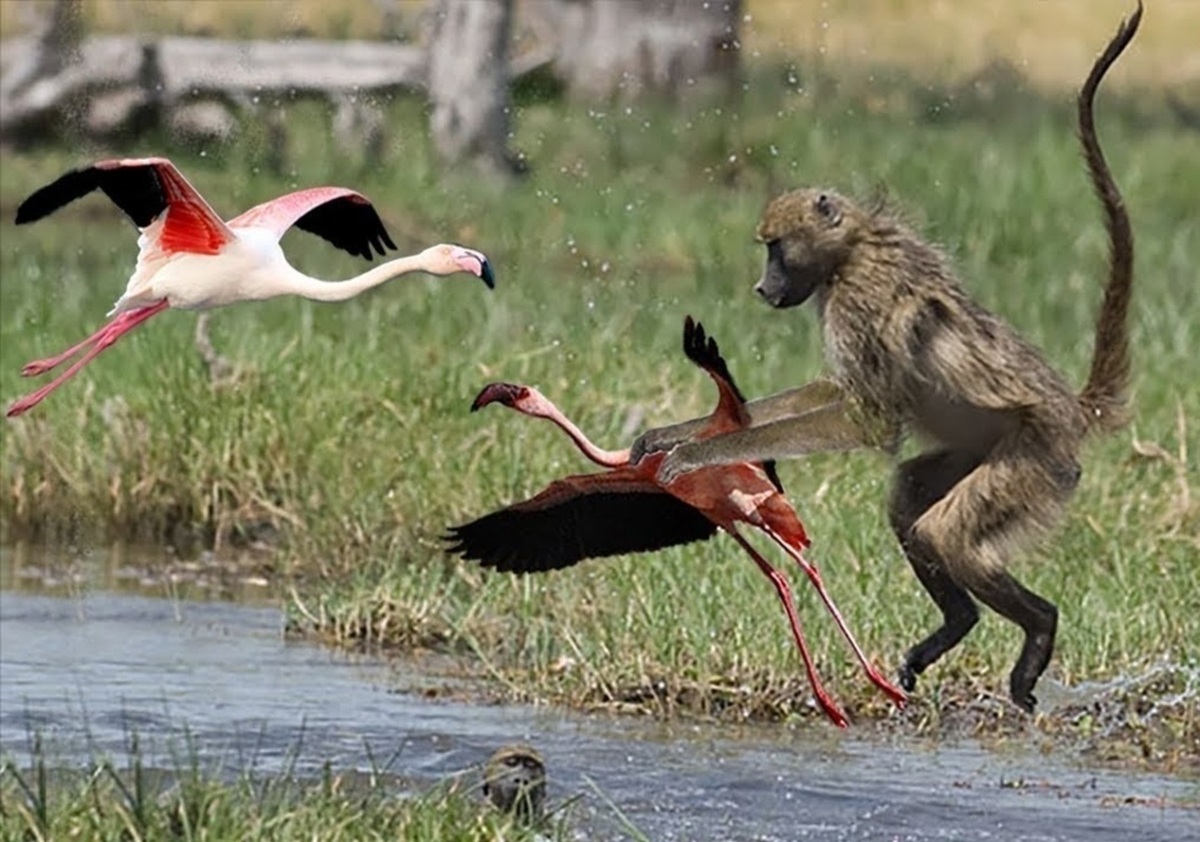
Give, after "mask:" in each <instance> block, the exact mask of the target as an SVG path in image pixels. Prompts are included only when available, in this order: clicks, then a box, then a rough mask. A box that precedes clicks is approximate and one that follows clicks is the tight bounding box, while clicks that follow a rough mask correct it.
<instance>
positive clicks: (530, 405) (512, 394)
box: [471, 383, 550, 418]
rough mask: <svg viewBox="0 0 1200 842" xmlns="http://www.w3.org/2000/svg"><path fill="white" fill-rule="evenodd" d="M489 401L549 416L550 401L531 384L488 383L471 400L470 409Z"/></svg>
mask: <svg viewBox="0 0 1200 842" xmlns="http://www.w3.org/2000/svg"><path fill="white" fill-rule="evenodd" d="M489 403H500V404H504V405H505V406H507V407H508V408H509V409H515V410H516V411H517V412H521V413H524V414H525V415H533V416H536V417H538V418H548V417H550V409H549V408H550V402H549V401H547V400H546V398H545V397H544V396H543V395H542V393H541V392H539V391H538V390H537V389H535V388H533V387H532V386H519V385H517V384H516V383H489V384H487V385H486V386H484V387H483V391H481V392H480V393H479V394H478V395H476V396H475V400H474V401H472V402H471V411H472V412H475V411H477V410H480V409H483V408H484V407H485V406H487V405H488V404H489Z"/></svg>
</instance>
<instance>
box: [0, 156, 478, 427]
mask: <svg viewBox="0 0 1200 842" xmlns="http://www.w3.org/2000/svg"><path fill="white" fill-rule="evenodd" d="M97 189H99V190H101V191H103V192H104V193H105V194H106V195H107V196H108V197H109V198H110V199H112V201H113V202H114V203H115V204H116V205H117V207H119V208H120V209H121V210H122V211H124V212H125V213H126V214H127V215H128V216H129V218H130V219H132V220H133V223H134V225H136V226H137V227H138V229H139V230H140V232H141V236H140V237H138V258H137V266H136V268H135V269H134V272H133V276H132V277H131V278H130V279H129V284H128V286H126V288H125V293H124V294H123V295H122V296H121V297H120V298H119V299H117V303H116V304H114V305H113V308H112V310H110V311H109V313H108V315H109V316H113V317H114V318H113V319H112V320H111V321H109V322H108V323H107V324H105V325H104V326H103V327H102V328H100V329H99V330H98V331H96V332H95V333H93V334H92V335H91V336H89V337H88V338H87V339H85V340H83V341H82V342H80V343H78V344H76V345H73V346H71V347H70V348H68V349H67V350H66V351H64V352H63V353H61V354H58V355H57V356H54V357H49V358H47V359H43V360H35V361H33V362H31V363H29V364H28V365H26V366H25V367H24V368H23V369H22V370H21V373H22V374H23V375H24V376H26V377H33V376H36V375H39V374H45V373H46V372H48V371H50V370H51V369H54V368H56V367H58V366H59V365H61V364H62V363H64V362H66V361H67V360H69V359H71V358H72V357H74V356H76V355H77V354H80V353H82V356H81V357H80V358H79V359H78V360H76V361H75V362H74V363H73V364H72V365H71V366H70V367H69V368H68V369H67V370H66V371H64V372H63V373H62V374H60V375H59V376H58V377H56V378H55V379H54V380H53V381H51V382H50V383H48V384H46V385H45V386H43V387H42V388H40V389H38V390H37V391H35V392H32V393H30V394H28V395H26V396H25V397H23V398H20V399H19V400H17V401H16V402H14V403H13V404H12V405H11V406H10V407H9V408H8V411H7V415H8V416H9V417H12V416H15V415H20V414H21V413H23V412H27V411H28V410H30V409H32V408H33V407H35V406H37V405H38V404H39V403H41V402H42V401H43V400H44V399H45V398H46V396H47V395H49V394H50V393H51V392H53V391H54V390H55V389H57V388H58V387H59V386H61V385H62V384H63V383H65V382H66V381H67V380H68V379H70V378H71V377H73V376H74V375H75V374H77V373H78V372H79V370H80V369H81V368H83V367H84V366H85V365H87V364H88V363H89V362H91V361H92V360H93V359H94V358H95V357H96V356H97V355H98V354H99V353H100V352H101V351H103V350H104V349H105V348H108V347H109V346H110V345H112V344H113V343H114V342H116V341H117V340H118V339H120V338H121V337H122V336H123V335H125V334H126V333H128V332H129V331H130V330H132V329H133V328H135V327H137V326H138V325H139V324H141V323H142V322H144V321H146V320H147V319H149V318H150V317H151V316H153V315H155V314H157V313H161V312H162V311H163V310H165V309H167V308H168V307H176V308H179V309H183V310H205V309H209V308H212V307H223V306H225V305H227V304H233V303H235V302H238V301H261V300H263V299H267V298H274V297H276V296H280V295H300V296H303V297H305V298H310V299H312V300H314V301H345V300H346V299H348V298H352V297H354V296H356V295H358V294H359V293H362V292H365V291H366V290H369V289H371V288H373V287H376V286H379V285H380V284H382V283H384V282H385V281H389V280H391V279H392V278H395V277H397V276H399V275H404V274H407V273H409V272H426V273H428V274H431V275H453V274H456V273H458V272H466V273H468V274H471V275H475V276H476V277H479V278H481V279H482V280H483V282H484V283H485V284H487V286H488V287H489V288H490V287H493V286H494V285H495V277H494V275H493V274H492V267H491V264H489V263H488V260H487V258H486V257H484V256H483V254H481V253H480V252H478V251H475V250H473V249H469V248H463V247H462V246H457V245H449V244H441V245H436V246H431V247H429V248H427V249H425V250H424V251H422V252H420V253H419V254H414V255H410V256H408V257H400V258H397V259H395V260H390V261H388V262H386V263H383V264H381V265H379V266H376V267H374V268H372V269H370V270H368V271H366V272H364V273H362V274H361V275H358V276H356V277H354V278H351V279H349V280H345V281H322V280H320V279H318V278H313V277H310V276H308V275H305V274H304V273H303V272H300V271H298V270H296V269H294V268H292V266H291V265H290V264H289V263H288V261H287V258H286V257H284V254H283V250H282V249H281V248H280V247H279V240H280V238H281V237H283V235H284V233H285V232H286V231H287V230H288V229H289V228H291V227H292V226H293V225H294V226H296V227H297V228H300V229H301V230H304V231H309V232H311V233H313V234H316V235H317V236H319V237H322V238H324V239H326V240H328V241H329V242H330V243H332V244H333V245H334V246H336V247H337V248H339V249H342V250H344V251H347V252H349V253H350V254H353V255H358V256H361V257H364V258H366V259H367V260H371V259H373V257H374V255H375V254H378V255H380V256H382V255H384V254H386V253H387V252H388V250H395V249H396V244H395V243H393V242H392V239H391V237H389V236H388V233H387V230H386V229H385V228H384V226H383V221H382V220H381V219H380V218H379V214H378V213H377V212H376V210H375V208H374V207H373V206H372V204H371V202H370V201H369V200H368V199H367V198H366V197H365V196H363V195H362V194H361V193H358V192H356V191H354V190H350V189H349V188H346V187H313V188H309V189H307V190H298V191H296V192H294V193H288V194H286V195H284V196H280V197H279V198H277V199H272V200H271V201H269V202H264V203H263V204H261V205H256V206H255V207H253V208H251V209H250V210H248V211H246V212H245V213H243V214H241V215H240V216H237V217H235V218H234V219H231V220H229V222H224V221H223V220H222V219H221V217H220V216H218V215H217V213H216V212H215V211H214V210H213V209H212V207H210V206H209V204H208V202H206V201H205V200H204V198H203V197H202V196H201V195H200V194H199V193H198V192H197V191H196V189H195V188H194V187H192V185H191V184H189V183H188V181H187V179H185V178H184V177H183V175H182V174H181V173H180V172H179V170H178V169H176V168H175V165H174V164H172V163H171V162H170V161H169V160H167V159H166V158H126V159H120V160H110V161H98V162H96V163H94V164H91V165H90V166H87V167H83V168H80V169H77V170H72V171H71V172H68V173H66V174H65V175H63V176H61V177H60V178H58V179H57V180H56V181H54V182H52V183H51V184H48V185H46V186H45V187H43V188H41V189H40V190H38V191H37V192H35V193H34V194H33V195H31V196H30V197H29V198H28V199H26V200H25V201H24V202H22V203H21V206H20V207H19V208H17V219H16V222H17V224H18V225H24V224H25V223H29V222H36V221H37V220H39V219H41V218H42V217H44V216H48V215H49V214H51V213H53V212H54V211H56V210H58V209H59V208H61V207H62V206H64V205H67V204H69V203H71V202H73V201H74V200H76V199H78V198H81V197H83V196H85V195H87V194H88V193H90V192H92V191H93V190H97Z"/></svg>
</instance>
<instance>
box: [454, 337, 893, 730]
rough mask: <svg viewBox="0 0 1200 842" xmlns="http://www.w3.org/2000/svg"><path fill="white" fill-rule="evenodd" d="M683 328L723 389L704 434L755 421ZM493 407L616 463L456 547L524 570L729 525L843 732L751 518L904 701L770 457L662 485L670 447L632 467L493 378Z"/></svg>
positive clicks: (469, 534) (710, 355) (722, 370)
mask: <svg viewBox="0 0 1200 842" xmlns="http://www.w3.org/2000/svg"><path fill="white" fill-rule="evenodd" d="M683 336H684V339H683V347H684V353H686V354H687V356H688V359H690V360H691V361H692V362H694V363H696V365H698V366H700V367H701V368H703V369H704V370H705V371H707V372H708V374H709V376H711V377H712V379H713V381H714V382H715V383H716V384H717V389H718V390H719V393H720V397H719V400H718V402H717V407H716V409H715V410H714V412H713V414H712V416H711V417H710V418H709V421H708V423H707V425H705V427H704V428H703V429H702V430H701V431H700V432H699V433H697V435H696V437H697V439H703V438H708V437H710V436H715V435H718V434H721V433H725V432H731V431H733V430H736V429H741V428H742V427H744V426H746V424H747V423H748V418H747V415H746V412H745V408H744V406H743V404H744V403H745V398H744V397H743V396H742V394H741V392H740V391H739V390H738V388H737V386H736V385H735V384H734V382H733V379H732V377H731V376H730V374H729V369H728V367H727V366H726V364H725V360H724V359H723V358H722V357H721V355H720V351H719V349H718V347H717V343H716V341H715V340H713V339H709V338H706V337H705V333H704V328H703V326H702V325H700V324H697V323H694V322H693V321H692V319H691V317H690V316H689V317H688V318H687V320H686V321H685V323H684V334H683ZM489 403H501V404H503V405H504V406H507V407H509V408H510V409H515V410H517V411H518V412H521V413H524V414H526V415H532V416H534V417H538V418H546V419H548V420H550V421H552V422H553V423H555V424H557V425H558V426H559V427H560V428H562V430H563V431H564V432H566V434H567V435H568V436H570V437H571V439H572V440H573V441H574V442H575V444H576V446H577V447H578V448H579V449H580V450H581V451H582V452H583V453H584V455H585V456H587V457H588V458H589V459H591V460H592V461H593V462H595V463H597V464H598V465H603V466H605V467H607V468H610V469H611V470H609V471H607V472H605V473H599V474H582V475H577V476H570V477H566V478H565V479H561V480H557V481H556V482H553V483H551V484H550V485H549V486H548V487H547V488H546V489H544V490H543V491H542V492H540V493H539V494H537V495H535V496H534V497H532V498H531V499H529V500H526V501H524V502H520V503H516V504H514V505H512V506H509V507H507V508H504V509H501V510H499V511H497V512H493V513H491V514H488V515H485V516H483V517H481V518H479V519H478V520H476V521H473V522H472V523H468V524H465V525H463V526H458V527H454V528H452V529H451V530H450V532H449V534H448V535H447V536H446V538H447V540H448V541H453V542H456V543H455V544H454V545H453V546H451V547H450V551H451V552H457V553H459V554H461V555H462V556H463V557H464V558H467V559H473V560H478V561H479V562H480V563H482V564H483V566H485V567H492V568H495V569H497V570H502V571H508V572H518V573H527V572H532V571H543V570H553V569H558V568H562V567H566V566H569V565H571V564H574V563H576V562H578V561H580V560H582V559H585V558H594V557H601V556H610V555H620V554H623V553H630V552H644V551H648V550H656V549H661V548H663V547H668V546H673V545H676V544H683V543H689V542H692V541H701V540H705V539H707V538H709V537H711V536H712V535H713V534H714V533H715V532H716V530H717V528H720V529H721V530H723V531H725V532H727V533H728V534H729V535H730V536H731V537H732V538H733V539H734V540H735V541H737V543H738V544H739V545H740V546H741V547H742V549H744V550H745V551H746V552H747V553H749V554H750V557H751V558H753V559H754V562H755V563H756V564H757V565H758V567H759V569H760V570H761V571H762V572H763V573H764V574H765V575H766V577H767V578H768V579H769V580H770V581H771V584H772V585H773V586H774V588H775V593H776V595H777V596H778V597H779V601H780V602H781V603H782V604H783V609H784V611H785V612H786V613H787V618H788V623H789V624H790V626H791V630H792V637H793V638H794V640H795V642H796V645H797V647H798V648H799V650H800V656H801V658H802V659H803V660H804V667H805V670H806V672H807V673H808V680H809V683H810V684H811V685H812V688H813V693H814V695H815V696H816V698H817V702H818V704H819V705H820V706H821V709H822V710H823V711H824V712H825V714H826V715H827V716H828V717H829V718H830V720H832V721H833V722H834V724H836V725H838V726H840V727H843V728H844V727H846V725H847V720H846V716H845V714H843V713H842V711H841V710H840V709H838V707H837V705H835V704H834V702H833V700H832V699H830V697H829V695H828V694H827V693H826V691H825V688H824V687H823V686H822V685H821V680H820V677H819V676H818V675H817V671H816V667H815V666H814V665H813V661H812V657H811V655H810V654H809V651H808V646H807V645H806V644H805V641H804V633H803V632H802V631H801V629H800V621H799V619H798V618H797V616H796V611H795V607H794V599H793V597H792V592H791V588H790V586H789V585H788V581H787V579H786V578H784V576H783V574H781V573H780V572H779V571H778V570H776V569H775V568H774V567H773V566H772V565H771V563H770V562H769V561H767V559H766V558H764V557H763V556H762V554H760V553H759V552H758V551H757V550H756V549H755V548H754V547H753V546H752V545H751V544H750V542H749V541H747V540H746V538H745V537H744V536H742V535H741V534H740V533H739V532H738V530H737V524H738V523H745V524H748V525H750V526H753V527H755V528H757V529H760V530H762V531H763V532H764V533H765V534H766V535H767V536H769V537H770V538H771V540H773V541H775V543H777V544H779V546H781V547H782V548H783V549H784V551H785V552H787V554H788V555H789V556H791V557H792V558H793V559H794V560H795V561H796V563H797V564H799V565H800V567H801V568H802V569H803V570H804V572H805V574H807V576H808V578H809V580H810V581H811V582H812V583H813V585H814V586H815V587H816V589H817V593H818V594H820V596H821V600H822V601H823V602H824V603H825V607H826V608H827V609H828V610H829V612H830V614H832V615H833V619H834V621H835V622H836V623H837V625H838V628H839V629H840V630H841V632H842V635H843V636H844V637H845V638H846V640H847V641H848V642H849V644H850V647H851V648H852V649H853V650H854V654H855V656H856V657H857V658H858V661H859V663H861V664H862V666H863V669H864V670H865V671H866V674H867V677H868V678H869V679H870V680H871V682H872V683H874V684H875V685H876V686H877V687H879V688H880V689H881V690H883V692H884V693H886V694H887V695H888V696H889V697H890V698H891V699H892V701H893V702H894V703H895V704H896V705H897V706H898V707H903V706H904V704H905V702H906V701H907V697H906V696H905V694H904V692H903V691H902V690H900V689H899V688H897V687H895V686H894V685H892V684H891V682H889V681H888V680H887V679H886V678H884V677H883V675H882V674H881V673H880V672H879V671H878V670H877V669H876V668H875V667H874V665H872V664H871V663H870V662H869V661H868V660H867V657H866V655H865V654H864V653H863V651H862V649H861V647H859V645H858V643H857V642H856V641H855V639H854V636H853V634H851V632H850V629H849V628H848V627H847V625H846V622H845V620H844V619H843V618H842V614H841V612H840V611H839V610H838V608H837V606H836V605H834V603H833V599H832V598H831V597H830V596H829V593H828V591H826V589H825V585H824V583H823V582H822V580H821V576H820V574H819V573H818V571H817V569H816V567H814V566H813V565H812V564H811V563H810V562H809V561H808V560H807V559H806V558H805V557H804V549H805V548H806V547H808V545H809V540H808V536H807V534H806V533H805V531H804V526H803V524H802V523H801V522H800V519H799V517H797V515H796V511H795V509H793V508H792V505H791V504H790V503H789V502H788V500H787V498H786V497H784V495H783V493H782V492H783V487H782V485H781V484H780V482H779V477H778V475H777V474H776V472H775V466H774V464H773V463H770V462H767V463H757V462H741V463H736V464H731V465H715V466H712V467H707V468H701V469H699V470H696V471H691V472H689V473H686V474H683V475H681V476H679V477H677V478H676V479H675V480H674V481H672V482H671V483H669V484H667V485H665V486H664V485H661V484H660V483H659V482H658V480H657V479H656V474H657V471H658V467H659V463H660V462H661V461H662V459H663V458H664V456H665V454H664V453H662V452H656V453H651V454H648V455H647V456H646V457H645V458H644V459H642V460H641V461H640V462H638V463H636V464H630V462H629V451H628V450H616V451H610V450H603V449H601V448H599V447H597V446H596V445H595V444H593V443H592V442H591V441H590V440H589V439H588V438H587V437H586V436H585V435H584V434H583V432H582V431H581V430H580V429H579V427H578V426H576V425H575V424H574V422H572V421H571V420H570V419H569V418H567V417H566V416H565V415H564V414H563V413H562V412H561V411H560V410H559V409H558V407H556V406H555V405H554V404H553V403H551V402H550V400H549V399H547V398H546V397H545V396H544V395H542V394H541V393H540V392H538V391H537V390H536V389H534V388H532V387H530V386H520V385H515V384H511V383H492V384H490V385H488V386H486V387H485V388H484V389H483V391H482V392H480V393H479V396H478V397H476V398H475V402H474V403H473V404H472V405H471V410H472V411H475V410H477V409H479V408H481V407H483V406H486V405H487V404H489Z"/></svg>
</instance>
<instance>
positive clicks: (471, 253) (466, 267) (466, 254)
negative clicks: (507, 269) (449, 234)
mask: <svg viewBox="0 0 1200 842" xmlns="http://www.w3.org/2000/svg"><path fill="white" fill-rule="evenodd" d="M423 257H424V258H425V271H427V272H428V273H429V274H431V275H454V274H456V273H458V272H468V273H470V274H472V275H474V276H475V277H477V278H479V279H480V280H482V281H483V282H484V283H485V284H487V287H488V289H494V288H495V286H496V274H495V273H494V272H493V271H492V264H491V263H489V262H488V259H487V257H486V256H485V255H484V254H483V252H481V251H475V249H469V248H465V247H464V246H456V245H454V244H452V243H442V244H441V245H436V246H430V247H429V248H427V249H425V252H424V255H423Z"/></svg>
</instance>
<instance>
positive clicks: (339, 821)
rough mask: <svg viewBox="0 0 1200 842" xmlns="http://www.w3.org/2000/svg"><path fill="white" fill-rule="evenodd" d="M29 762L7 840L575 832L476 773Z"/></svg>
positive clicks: (20, 776) (9, 794) (1, 807)
mask: <svg viewBox="0 0 1200 842" xmlns="http://www.w3.org/2000/svg"><path fill="white" fill-rule="evenodd" d="M34 761H35V762H34V764H33V765H32V766H31V767H29V768H19V767H17V766H16V765H14V764H12V763H11V762H8V761H6V762H4V763H3V764H0V820H2V821H0V842H30V840H34V841H35V842H41V840H53V839H129V840H138V842H154V840H210V842H222V840H229V841H230V842H235V841H236V842H249V840H272V842H289V840H297V842H299V841H300V840H312V839H321V840H327V842H336V840H347V842H351V841H352V842H358V841H359V840H364V839H389V840H413V842H427V840H430V839H439V840H445V842H485V840H486V841H487V842H493V841H494V840H501V839H504V840H514V842H517V841H518V840H533V839H535V838H537V839H544V838H551V839H567V838H570V835H569V826H568V824H566V822H565V817H564V816H563V815H561V814H560V815H559V816H557V817H555V818H552V819H548V820H547V826H546V827H544V828H541V829H540V830H541V832H542V833H543V834H547V833H548V834H549V836H548V837H547V836H545V835H538V830H535V829H533V828H530V827H527V826H525V825H523V824H519V823H517V822H516V821H515V820H514V819H513V818H511V817H510V816H507V815H505V814H503V813H501V812H499V811H498V810H494V809H492V808H491V807H490V805H485V804H484V802H483V799H482V798H481V797H480V796H479V794H478V792H477V791H476V786H475V782H474V781H467V780H466V779H456V780H452V781H449V782H447V783H445V784H441V785H438V786H435V787H432V788H429V787H426V788H425V789H424V791H421V792H413V791H411V790H410V788H408V787H406V786H405V785H404V784H403V782H400V781H397V780H396V779H394V778H392V777H388V776H385V775H375V774H363V775H349V776H347V775H340V774H334V773H333V772H332V771H327V772H326V774H325V775H324V777H323V778H321V779H320V780H309V779H304V778H299V777H295V776H293V775H292V774H291V773H286V772H285V773H282V774H279V775H271V776H267V775H254V774H250V773H242V774H241V775H240V776H238V777H237V778H236V779H228V778H224V779H223V778H221V777H220V776H217V775H212V774H209V773H207V772H205V771H204V770H203V769H201V768H200V766H199V764H198V762H192V763H191V764H190V765H188V766H186V767H185V768H182V769H178V770H171V771H167V770H162V769H154V768H148V767H146V766H145V765H144V764H143V762H142V760H141V758H140V755H139V754H138V753H137V752H136V750H135V751H134V752H133V753H132V754H131V756H130V757H129V758H128V759H127V762H125V763H122V764H120V765H118V764H115V763H113V762H111V761H108V760H101V761H95V762H93V763H91V764H89V765H88V766H87V767H86V768H83V769H71V768H67V769H63V768H56V767H51V766H49V765H48V764H47V762H46V759H45V758H44V757H42V756H40V755H39V756H36V757H35V758H34Z"/></svg>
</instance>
